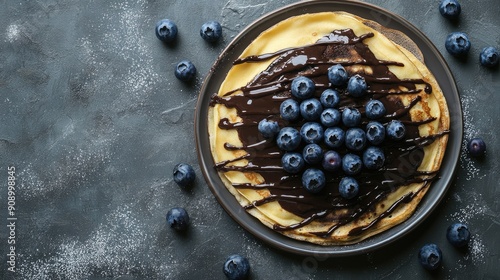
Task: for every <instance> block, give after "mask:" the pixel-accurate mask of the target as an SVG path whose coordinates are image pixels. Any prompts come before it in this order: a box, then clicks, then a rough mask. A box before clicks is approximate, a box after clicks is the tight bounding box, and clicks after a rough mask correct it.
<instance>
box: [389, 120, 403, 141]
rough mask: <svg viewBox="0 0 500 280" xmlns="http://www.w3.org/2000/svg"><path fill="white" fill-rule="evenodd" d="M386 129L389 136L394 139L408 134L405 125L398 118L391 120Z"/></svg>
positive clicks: (399, 138)
mask: <svg viewBox="0 0 500 280" xmlns="http://www.w3.org/2000/svg"><path fill="white" fill-rule="evenodd" d="M385 130H386V131H385V132H386V134H387V136H389V138H391V139H393V140H401V139H403V137H405V134H406V127H405V125H404V124H403V123H402V122H401V121H398V120H392V121H390V122H389V124H387V127H386V129H385Z"/></svg>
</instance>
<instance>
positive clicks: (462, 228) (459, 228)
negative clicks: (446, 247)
mask: <svg viewBox="0 0 500 280" xmlns="http://www.w3.org/2000/svg"><path fill="white" fill-rule="evenodd" d="M446 239H448V241H449V242H450V243H451V245H453V246H455V247H458V248H461V247H465V246H467V244H469V241H470V232H469V228H468V227H467V225H464V224H462V223H455V224H452V225H450V226H449V227H448V229H447V230H446Z"/></svg>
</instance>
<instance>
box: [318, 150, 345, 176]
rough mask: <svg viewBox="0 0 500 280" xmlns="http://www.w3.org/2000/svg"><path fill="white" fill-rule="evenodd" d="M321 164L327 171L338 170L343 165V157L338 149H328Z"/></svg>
mask: <svg viewBox="0 0 500 280" xmlns="http://www.w3.org/2000/svg"><path fill="white" fill-rule="evenodd" d="M321 166H323V169H325V170H326V171H335V170H338V169H339V168H340V167H341V166H342V157H341V156H340V154H339V153H337V152H336V151H332V150H330V151H327V152H326V153H325V155H324V156H323V161H322V162H321Z"/></svg>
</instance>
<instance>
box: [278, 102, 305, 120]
mask: <svg viewBox="0 0 500 280" xmlns="http://www.w3.org/2000/svg"><path fill="white" fill-rule="evenodd" d="M280 115H281V118H282V119H284V120H286V121H296V120H298V119H299V118H300V106H299V102H297V101H296V100H295V99H291V98H290V99H287V100H285V101H283V102H282V103H281V105H280Z"/></svg>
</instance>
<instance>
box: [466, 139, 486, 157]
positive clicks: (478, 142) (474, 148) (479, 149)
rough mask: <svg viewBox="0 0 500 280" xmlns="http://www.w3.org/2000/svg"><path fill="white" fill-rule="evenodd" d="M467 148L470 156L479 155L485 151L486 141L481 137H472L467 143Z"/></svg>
mask: <svg viewBox="0 0 500 280" xmlns="http://www.w3.org/2000/svg"><path fill="white" fill-rule="evenodd" d="M467 150H468V151H469V155H470V156H472V157H480V156H483V155H484V154H485V153H486V143H485V142H484V140H483V139H482V138H479V137H477V138H472V139H471V140H469V142H468V143H467Z"/></svg>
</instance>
